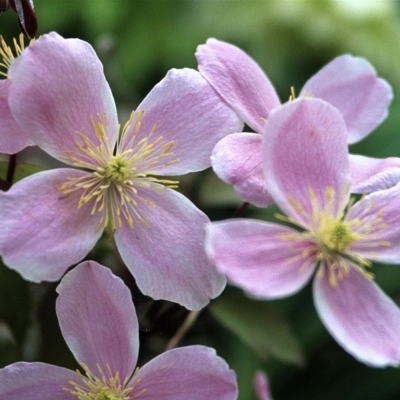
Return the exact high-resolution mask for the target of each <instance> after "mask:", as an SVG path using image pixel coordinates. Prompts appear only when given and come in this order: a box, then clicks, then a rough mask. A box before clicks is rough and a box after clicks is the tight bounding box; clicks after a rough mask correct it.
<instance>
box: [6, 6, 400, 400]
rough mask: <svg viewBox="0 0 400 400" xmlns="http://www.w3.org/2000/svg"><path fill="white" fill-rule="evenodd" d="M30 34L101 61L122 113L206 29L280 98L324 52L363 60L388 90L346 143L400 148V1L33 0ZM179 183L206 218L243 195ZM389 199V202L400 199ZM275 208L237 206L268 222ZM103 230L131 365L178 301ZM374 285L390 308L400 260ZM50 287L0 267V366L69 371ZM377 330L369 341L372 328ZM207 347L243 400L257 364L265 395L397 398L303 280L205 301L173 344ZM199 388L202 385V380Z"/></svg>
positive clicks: (155, 344)
mask: <svg viewBox="0 0 400 400" xmlns="http://www.w3.org/2000/svg"><path fill="white" fill-rule="evenodd" d="M35 9H36V14H37V17H38V23H39V32H38V34H43V33H46V32H49V31H52V30H55V31H57V32H59V33H60V34H61V35H63V36H64V37H78V38H81V39H84V40H86V41H88V42H90V43H91V44H92V45H93V46H94V47H95V49H96V51H97V52H98V54H99V57H100V58H101V60H102V62H103V63H104V67H105V73H106V76H107V78H108V80H109V83H110V85H111V88H112V90H113V93H114V96H115V98H116V102H117V105H118V108H119V111H120V120H121V123H124V122H125V119H126V117H127V116H128V115H129V113H130V111H131V110H133V109H135V107H136V106H137V105H138V104H139V102H140V101H141V100H142V99H143V97H144V96H145V95H146V94H147V93H148V92H149V91H150V90H151V88H152V87H153V86H154V85H155V84H156V83H157V82H158V81H160V80H161V79H162V78H163V77H164V76H165V74H166V73H167V71H168V70H169V69H170V68H183V67H190V68H196V67H197V65H196V60H195V58H194V52H195V50H196V46H197V45H199V44H202V43H204V42H205V41H206V40H207V38H209V37H215V38H217V39H221V40H225V41H228V42H231V43H233V44H236V45H238V46H240V47H241V48H243V49H244V50H245V51H247V52H248V53H249V54H250V55H251V56H252V57H253V58H254V59H255V60H256V61H257V62H258V63H259V64H260V65H261V67H262V68H263V69H264V70H265V71H266V72H267V74H268V76H269V77H270V79H271V80H272V82H273V83H274V85H275V87H276V89H277V91H278V93H279V95H280V97H281V99H282V100H283V101H285V100H286V99H287V98H288V97H289V94H290V87H291V86H294V87H295V89H296V91H297V92H299V91H300V89H301V87H302V85H303V84H304V83H305V81H306V80H307V79H308V78H309V77H311V76H312V75H313V74H314V73H315V72H316V71H318V69H319V68H321V67H322V66H323V65H324V64H326V63H328V62H329V61H330V60H331V59H332V58H334V57H335V56H337V55H340V54H343V53H351V54H353V55H357V56H363V57H365V58H367V59H368V60H369V61H370V62H371V63H372V64H373V65H374V66H375V68H376V69H377V71H378V74H379V75H380V76H382V77H384V78H385V79H387V80H388V81H389V83H390V84H391V85H392V86H393V90H394V93H395V100H394V101H393V103H392V106H391V111H390V115H389V117H388V119H387V120H386V121H385V122H384V123H383V124H382V125H381V126H380V127H379V128H378V129H377V130H376V131H375V132H374V133H373V134H372V135H370V136H369V137H368V138H366V139H365V140H364V141H362V142H361V143H359V144H357V145H355V146H352V148H351V151H352V152H353V153H360V154H365V155H371V156H375V157H388V156H400V132H399V130H400V129H399V126H400V102H399V100H398V97H399V96H398V93H399V90H400V66H399V64H400V2H397V1H385V0H364V1H363V0H357V1H356V0H331V1H328V0H326V1H323V0H313V1H312V0H311V1H307V0H275V1H270V0H265V1H261V0H260V1H252V0H242V1H240V0H236V1H235V0H208V1H204V0H114V1H112V0H110V1H107V0H35ZM0 34H3V35H4V37H5V38H6V39H10V38H11V37H13V36H16V35H17V34H18V27H17V24H16V15H15V14H14V13H12V12H11V11H9V12H7V13H5V14H3V15H2V16H1V17H0ZM181 190H182V191H183V192H184V193H185V194H186V195H188V196H189V197H190V198H191V199H192V200H193V201H194V202H195V203H196V204H197V205H198V206H199V207H201V208H202V209H203V210H204V211H205V212H206V213H208V215H209V216H210V218H212V219H224V218H228V217H230V216H232V214H233V212H234V210H235V209H236V207H237V206H238V205H240V202H239V200H238V199H237V198H236V196H235V195H234V193H233V191H232V189H231V188H230V187H228V186H226V185H224V184H223V183H221V182H219V181H218V180H217V179H216V178H215V177H214V175H213V174H212V172H211V171H205V172H204V173H201V174H193V175H191V176H189V177H185V178H184V179H182V181H181ZM399 201H400V199H399ZM272 213H273V208H272V209H271V210H270V209H267V210H260V209H257V208H255V207H250V208H248V209H247V211H246V214H244V215H245V216H249V217H255V218H262V219H268V218H270V217H271V215H272ZM113 252H114V248H113V246H112V243H110V242H109V241H108V239H107V238H103V239H102V240H101V242H100V243H99V245H98V246H97V247H96V249H95V250H94V251H93V253H91V254H90V255H89V256H88V258H92V259H96V260H98V261H100V262H102V263H103V264H105V265H108V266H110V267H111V268H113V269H114V272H115V273H118V274H120V275H121V276H122V277H123V278H124V280H125V281H126V283H127V284H128V285H129V286H130V287H131V288H132V292H133V297H134V300H135V303H136V305H137V309H138V314H139V318H140V324H141V329H142V331H141V339H142V343H141V356H140V357H141V359H140V363H143V362H145V361H146V360H147V359H149V358H151V357H153V356H154V355H156V354H158V353H159V352H160V351H162V350H163V348H165V345H166V343H167V342H168V340H169V339H170V338H171V337H172V335H173V334H174V332H175V331H176V330H177V329H178V327H179V326H180V324H181V323H182V321H183V319H184V318H185V316H186V311H185V310H183V309H182V308H180V307H178V306H176V305H171V304H168V303H166V302H153V301H151V300H150V299H147V298H145V297H143V296H141V295H140V294H139V293H137V291H136V289H135V284H134V281H133V279H132V278H131V277H130V276H129V274H127V273H126V271H125V270H124V269H123V267H122V266H121V261H120V260H119V259H118V258H116V257H115V256H114V253H113ZM373 272H374V273H375V275H376V281H377V282H378V284H380V285H381V287H382V288H383V290H384V291H385V292H387V293H388V294H390V296H391V297H392V298H393V299H394V300H395V301H396V302H397V304H400V269H399V268H397V267H396V266H380V265H378V266H376V267H375V268H374V269H373ZM55 287H56V284H41V285H34V284H28V283H26V282H24V281H23V280H22V279H21V278H20V277H19V276H18V275H17V274H16V273H14V272H12V271H10V270H9V269H7V268H6V267H4V266H0V366H4V365H7V364H9V363H12V362H15V361H17V360H28V361H32V360H41V361H45V362H50V363H55V364H58V365H65V366H67V367H70V368H76V367H77V365H76V363H75V361H74V360H73V358H72V356H71V354H69V352H68V349H67V348H66V346H65V344H64V343H63V339H62V337H61V335H60V332H59V329H58V325H57V320H56V316H55V313H54V301H55V297H56V295H55V291H54V289H55ZM376 340H380V338H379V337H377V338H376ZM194 343H201V344H205V345H210V346H213V347H215V348H216V349H217V352H218V354H220V355H221V356H222V357H224V358H225V359H226V360H227V362H228V363H229V365H230V366H231V367H232V368H233V369H234V370H235V371H236V373H237V375H238V381H239V389H240V397H239V398H240V400H251V399H255V395H254V392H253V388H252V383H251V381H252V378H253V375H254V373H255V371H256V370H257V369H262V370H264V371H266V372H267V373H268V375H269V377H270V381H271V386H272V393H273V396H274V398H275V400H289V399H290V400H306V399H307V400H314V399H320V400H321V399H324V400H334V399H335V400H337V399H339V398H340V399H346V400H347V399H349V400H394V399H399V398H400V371H399V370H398V369H395V368H387V369H382V370H380V369H372V368H369V367H366V366H364V365H362V364H360V363H358V362H356V361H355V360H354V359H353V358H352V357H351V356H349V355H348V354H347V353H345V351H344V350H342V349H341V348H340V347H339V346H338V345H337V344H336V343H335V342H334V341H333V339H332V338H331V337H330V335H329V334H328V333H327V332H326V330H325V329H324V327H323V326H322V324H321V322H320V321H319V319H318V317H317V315H316V312H315V310H314V306H313V302H312V295H311V288H310V285H308V286H307V288H306V289H305V290H303V291H301V292H300V293H299V294H297V295H295V296H293V297H291V298H288V299H284V300H279V301H273V302H261V301H253V300H250V299H247V298H245V297H244V296H243V294H242V293H241V292H240V291H239V290H237V289H235V288H232V287H228V288H227V290H226V291H225V292H224V294H223V295H222V296H221V297H220V298H219V299H217V300H215V301H213V302H211V304H210V306H209V307H208V308H207V309H205V310H204V311H203V312H202V313H201V314H200V316H199V317H198V319H197V321H196V322H195V324H194V326H193V329H192V330H191V331H190V332H189V333H188V335H187V336H186V337H185V339H184V340H183V341H182V343H181V344H182V345H185V344H194ZM200 390H201V389H200Z"/></svg>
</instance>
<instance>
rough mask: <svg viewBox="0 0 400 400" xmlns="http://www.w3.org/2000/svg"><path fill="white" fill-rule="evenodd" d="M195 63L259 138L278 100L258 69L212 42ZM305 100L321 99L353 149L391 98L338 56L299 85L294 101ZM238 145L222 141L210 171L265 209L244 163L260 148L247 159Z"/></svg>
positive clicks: (361, 66) (352, 60)
mask: <svg viewBox="0 0 400 400" xmlns="http://www.w3.org/2000/svg"><path fill="white" fill-rule="evenodd" d="M196 57H197V61H198V63H199V71H200V72H201V74H202V75H203V76H204V77H205V78H206V79H207V80H208V81H209V82H210V84H211V85H212V86H213V87H214V88H215V90H217V92H218V93H219V94H220V95H221V96H222V97H223V98H224V99H225V100H226V101H227V102H228V103H229V104H230V105H231V107H232V108H233V109H234V110H235V111H236V112H238V114H239V115H241V116H242V118H243V119H244V121H245V122H246V123H247V124H248V125H249V126H250V127H251V128H252V129H253V130H254V131H255V132H258V133H261V132H263V131H264V124H265V121H266V120H267V119H268V118H269V116H270V113H271V111H272V110H273V109H274V108H276V107H277V106H278V105H279V100H278V98H277V95H276V92H275V90H274V88H273V86H272V84H271V83H270V82H269V79H268V78H267V76H266V75H265V74H264V72H263V71H262V70H261V68H260V67H259V66H258V65H257V64H256V63H255V62H254V61H253V60H252V59H251V58H250V57H249V56H248V55H247V54H246V53H245V52H243V51H242V50H240V49H239V48H237V47H235V46H233V45H230V44H228V43H224V42H221V41H218V40H215V39H209V40H208V41H207V43H206V44H204V45H200V46H199V47H198V48H197V52H196ZM307 96H309V97H317V98H321V99H323V100H325V101H326V102H328V103H330V104H331V105H333V106H334V107H336V108H337V109H338V110H339V111H340V112H341V114H342V117H343V118H344V121H345V123H346V128H347V131H348V134H347V140H348V142H349V143H354V142H356V141H359V140H361V139H362V138H364V137H365V136H366V135H368V134H369V133H370V132H371V131H372V130H374V129H375V128H376V127H377V126H378V125H379V124H380V123H381V122H382V121H383V120H384V119H385V118H386V116H387V113H388V111H387V110H388V107H389V104H390V102H391V100H392V98H393V93H392V89H391V87H390V85H389V84H388V83H387V82H386V81H385V80H383V79H381V78H378V77H377V75H376V71H375V70H374V69H373V67H372V66H371V65H370V64H369V63H368V62H367V61H366V60H364V59H362V58H358V57H352V56H350V55H344V56H340V57H337V58H336V59H334V60H333V61H332V62H331V63H329V64H328V65H327V66H325V67H324V68H322V69H321V70H320V71H319V72H318V73H317V74H316V75H315V76H314V77H312V78H311V79H310V80H309V81H308V82H307V83H306V84H305V86H304V88H303V89H302V91H301V92H300V97H307ZM236 140H238V141H239V143H238V144H236V145H235V144H233V143H232V142H234V141H236ZM241 142H242V138H241V137H239V136H236V137H232V138H231V139H228V138H225V139H223V140H222V144H221V145H218V148H217V149H216V150H215V151H214V152H213V162H212V165H213V168H214V169H215V172H216V173H217V175H218V176H219V177H220V178H221V179H222V180H223V181H224V182H226V183H230V184H233V186H234V188H235V191H236V193H237V194H238V196H239V197H240V198H241V199H242V200H244V201H249V202H251V203H253V204H254V205H256V206H266V205H268V204H270V203H271V198H270V197H269V196H264V199H265V201H264V202H262V201H260V198H261V197H262V194H263V193H265V192H267V187H264V188H260V182H259V180H257V179H254V178H253V176H252V177H250V176H249V174H248V172H247V171H248V159H250V158H255V160H258V159H259V158H260V155H259V154H258V153H261V152H262V150H261V146H257V145H253V146H252V149H251V153H244V150H243V149H241V147H240V143H241ZM246 150H250V149H248V148H246ZM232 160H235V164H236V165H235V166H232ZM255 167H256V168H255V169H254V176H262V173H263V171H262V168H261V167H260V166H258V168H257V164H256V165H255ZM240 170H242V171H243V173H242V175H241V176H240V173H237V171H240ZM360 183H361V184H362V182H360ZM360 183H359V184H360ZM369 183H371V181H369ZM246 188H247V191H246V190H245V189H246ZM377 189H379V188H378V187H377V188H375V189H374V190H377Z"/></svg>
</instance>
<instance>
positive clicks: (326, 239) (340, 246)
mask: <svg viewBox="0 0 400 400" xmlns="http://www.w3.org/2000/svg"><path fill="white" fill-rule="evenodd" d="M316 236H317V238H318V242H319V248H320V249H321V251H327V252H337V253H343V252H345V251H346V249H347V248H348V246H349V245H350V244H351V243H353V242H355V241H357V240H358V239H359V238H360V236H359V235H357V234H356V233H354V232H352V230H351V227H350V224H349V223H348V222H346V221H343V220H341V219H334V218H332V217H329V216H327V217H326V218H322V220H321V225H320V228H319V230H318V232H317V233H316Z"/></svg>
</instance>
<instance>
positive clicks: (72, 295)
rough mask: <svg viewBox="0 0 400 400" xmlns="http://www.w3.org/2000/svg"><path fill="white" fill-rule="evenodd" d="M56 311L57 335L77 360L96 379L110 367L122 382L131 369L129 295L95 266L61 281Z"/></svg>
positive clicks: (88, 264)
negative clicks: (58, 332) (100, 371)
mask: <svg viewBox="0 0 400 400" xmlns="http://www.w3.org/2000/svg"><path fill="white" fill-rule="evenodd" d="M57 292H58V293H59V297H58V299H57V303H56V311H57V316H58V320H59V323H60V328H61V332H62V334H63V336H64V339H65V341H66V343H67V344H68V347H69V348H70V350H71V351H72V353H73V354H74V356H75V358H76V360H77V361H78V362H80V363H85V364H86V365H87V366H88V367H89V369H90V370H91V372H92V373H93V374H94V375H96V373H97V375H98V374H99V372H98V369H97V365H100V366H101V367H102V369H103V370H104V371H107V366H110V367H111V370H112V372H113V376H115V374H116V373H117V372H118V373H119V377H120V379H121V381H122V382H123V381H124V380H125V379H126V378H129V377H130V376H131V374H132V372H133V371H134V369H135V366H136V362H137V355H138V350H139V326H138V321H137V317H136V311H135V307H134V305H133V302H132V296H131V292H130V291H129V289H128V288H127V287H126V286H125V284H124V283H123V282H122V280H121V279H120V278H118V277H116V276H115V275H113V274H112V272H111V270H110V269H109V268H105V267H103V266H101V265H99V264H97V263H96V262H94V261H85V262H83V263H81V264H79V265H78V266H77V267H75V268H74V269H73V270H72V271H70V272H69V273H68V274H66V275H65V277H64V278H63V279H62V281H61V283H60V285H59V286H58V287H57Z"/></svg>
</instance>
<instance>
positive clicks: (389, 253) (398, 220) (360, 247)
mask: <svg viewBox="0 0 400 400" xmlns="http://www.w3.org/2000/svg"><path fill="white" fill-rule="evenodd" d="M346 220H348V221H351V222H353V223H355V228H354V229H353V230H354V232H355V233H359V234H360V235H361V238H360V240H357V241H356V242H354V243H352V244H351V245H350V246H349V252H351V253H353V254H357V255H359V256H362V257H364V258H367V259H370V260H374V261H378V262H384V263H390V264H398V263H400V184H397V185H396V186H394V187H392V188H390V189H387V190H380V191H377V192H373V193H371V194H369V195H367V196H365V197H364V198H363V199H361V200H360V201H359V202H358V203H356V204H354V206H353V207H352V208H351V209H350V211H349V213H348V215H347V217H346Z"/></svg>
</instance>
